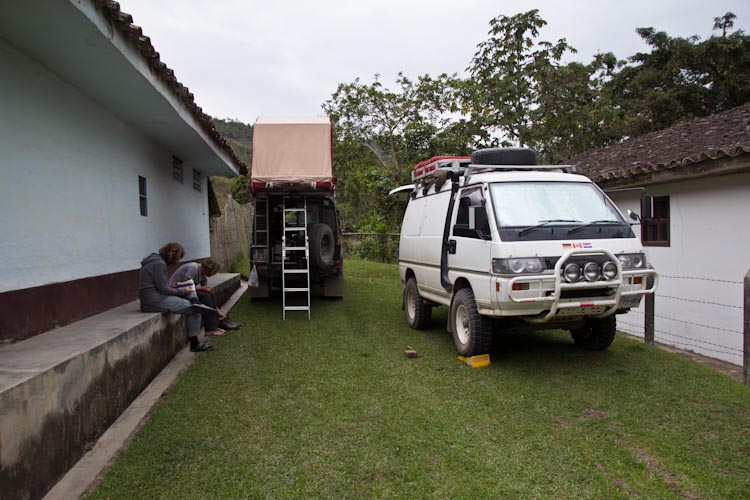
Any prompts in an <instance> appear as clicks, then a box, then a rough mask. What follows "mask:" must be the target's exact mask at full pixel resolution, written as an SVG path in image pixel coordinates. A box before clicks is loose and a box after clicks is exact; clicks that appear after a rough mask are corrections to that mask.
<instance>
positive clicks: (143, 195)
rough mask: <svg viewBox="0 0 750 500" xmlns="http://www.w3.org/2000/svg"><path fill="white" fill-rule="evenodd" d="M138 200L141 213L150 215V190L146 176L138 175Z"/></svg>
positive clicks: (144, 215)
mask: <svg viewBox="0 0 750 500" xmlns="http://www.w3.org/2000/svg"><path fill="white" fill-rule="evenodd" d="M138 201H139V204H140V207H141V215H142V216H143V217H148V191H147V187H146V178H145V177H141V176H140V175H139V176H138Z"/></svg>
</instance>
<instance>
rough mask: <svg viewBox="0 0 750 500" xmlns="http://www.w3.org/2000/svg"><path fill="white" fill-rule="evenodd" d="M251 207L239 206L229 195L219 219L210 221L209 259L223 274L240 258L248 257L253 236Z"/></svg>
mask: <svg viewBox="0 0 750 500" xmlns="http://www.w3.org/2000/svg"><path fill="white" fill-rule="evenodd" d="M253 215H254V214H253V206H252V205H251V204H250V203H248V204H246V205H240V204H239V203H237V202H236V201H235V200H234V199H233V198H232V197H231V195H230V196H229V199H228V200H227V204H226V205H224V208H223V209H222V210H221V217H214V218H212V219H211V220H210V230H211V257H213V258H214V259H216V260H217V261H218V262H219V264H220V265H221V269H222V270H223V271H224V272H228V271H229V270H230V269H232V266H233V265H234V264H235V263H236V262H237V261H239V260H240V259H242V258H246V257H248V251H249V249H250V241H251V239H252V236H253Z"/></svg>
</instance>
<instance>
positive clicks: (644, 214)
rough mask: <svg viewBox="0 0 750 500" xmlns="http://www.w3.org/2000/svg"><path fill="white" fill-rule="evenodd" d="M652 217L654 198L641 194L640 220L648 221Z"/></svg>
mask: <svg viewBox="0 0 750 500" xmlns="http://www.w3.org/2000/svg"><path fill="white" fill-rule="evenodd" d="M653 216H654V197H653V196H651V195H648V194H646V193H643V194H642V195H641V220H648V219H651V218H653Z"/></svg>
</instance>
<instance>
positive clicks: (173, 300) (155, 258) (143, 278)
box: [138, 243, 213, 352]
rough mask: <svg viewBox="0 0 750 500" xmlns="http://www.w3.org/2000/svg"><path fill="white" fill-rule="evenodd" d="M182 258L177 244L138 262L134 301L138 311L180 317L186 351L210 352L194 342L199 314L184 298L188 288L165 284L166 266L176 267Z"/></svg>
mask: <svg viewBox="0 0 750 500" xmlns="http://www.w3.org/2000/svg"><path fill="white" fill-rule="evenodd" d="M184 255H185V249H183V248H182V245H180V244H179V243H167V244H166V245H164V246H163V247H161V248H160V249H159V253H152V254H151V255H149V256H147V257H146V258H145V259H143V260H142V261H141V272H140V286H139V289H138V298H139V299H140V301H141V311H143V312H162V313H170V312H172V313H177V314H184V315H185V320H186V322H187V332H188V338H189V339H190V350H191V351H193V352H203V351H210V350H211V349H213V346H211V345H209V344H205V343H203V342H199V341H198V334H199V333H200V329H201V315H200V314H199V313H198V312H196V311H195V310H194V309H193V306H192V304H191V303H190V301H189V300H187V299H186V298H185V297H187V296H188V295H190V293H191V292H192V289H178V288H173V287H171V286H170V285H169V282H168V280H167V266H170V265H172V264H176V263H178V262H179V261H180V259H182V257H183V256H184Z"/></svg>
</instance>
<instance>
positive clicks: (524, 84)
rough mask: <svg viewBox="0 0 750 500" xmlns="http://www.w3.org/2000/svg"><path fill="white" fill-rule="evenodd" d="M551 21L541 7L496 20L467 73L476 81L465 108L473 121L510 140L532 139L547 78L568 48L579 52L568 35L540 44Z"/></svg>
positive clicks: (526, 141) (469, 89)
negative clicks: (547, 20) (569, 43)
mask: <svg viewBox="0 0 750 500" xmlns="http://www.w3.org/2000/svg"><path fill="white" fill-rule="evenodd" d="M546 24H547V22H546V21H545V20H544V19H542V18H541V17H540V16H539V11H538V10H536V9H535V10H531V11H529V12H526V13H523V14H517V15H515V16H499V17H496V18H494V19H492V20H491V21H490V31H489V33H488V34H489V38H488V39H487V40H485V41H484V42H481V43H480V44H479V45H478V46H477V52H476V53H475V54H474V58H473V59H472V61H471V63H470V65H469V67H468V68H467V71H469V73H470V75H471V80H469V82H468V83H467V88H466V91H465V93H464V100H463V102H464V105H463V109H462V111H464V112H465V113H466V114H470V115H471V120H472V122H473V123H474V124H475V125H477V126H479V127H482V128H485V129H487V130H495V131H497V132H499V133H500V134H501V136H502V137H501V139H502V142H503V143H505V144H509V143H516V144H518V145H520V146H526V145H529V144H530V143H531V142H532V137H531V136H532V127H533V121H534V112H535V110H536V109H537V108H538V107H539V106H540V102H539V100H538V98H537V96H538V95H539V90H540V85H541V81H542V80H543V79H544V78H545V76H546V75H548V74H549V73H550V72H551V71H553V70H554V69H555V68H556V67H557V66H558V62H559V61H560V59H561V58H562V56H563V54H565V53H566V52H575V49H574V48H573V47H571V46H570V45H568V43H567V42H566V41H565V39H561V40H558V41H557V43H555V44H552V43H550V42H546V41H539V42H536V41H535V39H536V38H537V36H538V35H539V29H540V28H542V27H543V26H545V25H546Z"/></svg>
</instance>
